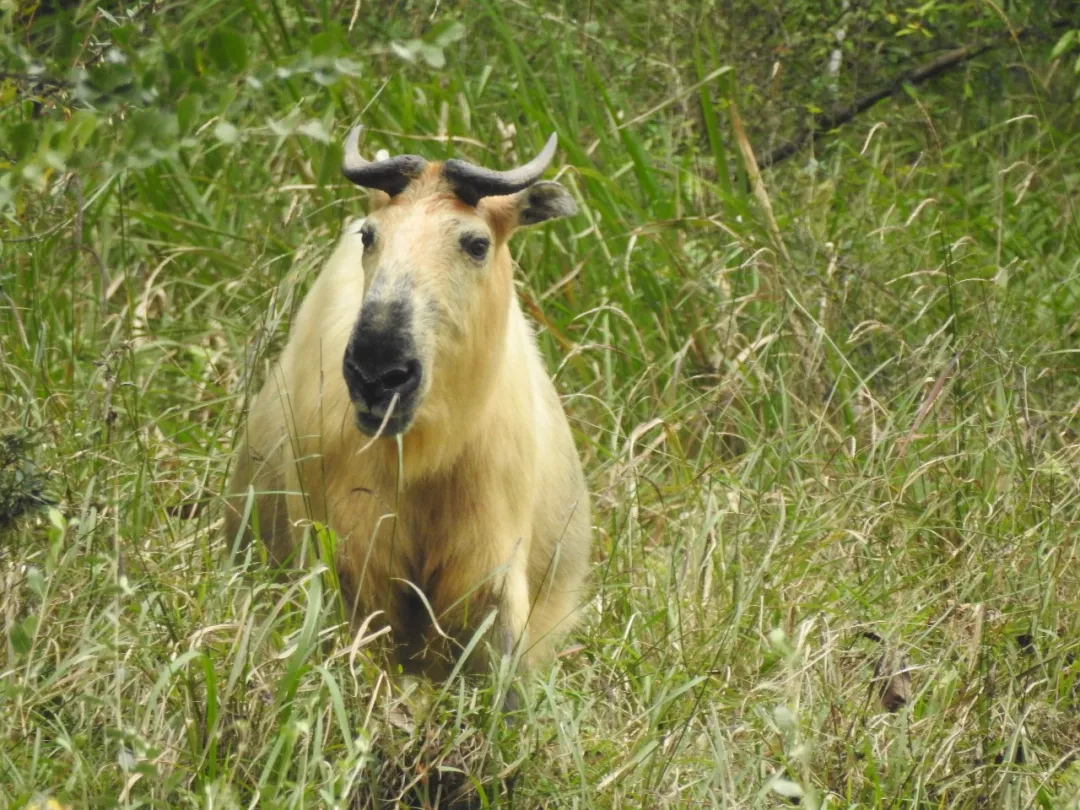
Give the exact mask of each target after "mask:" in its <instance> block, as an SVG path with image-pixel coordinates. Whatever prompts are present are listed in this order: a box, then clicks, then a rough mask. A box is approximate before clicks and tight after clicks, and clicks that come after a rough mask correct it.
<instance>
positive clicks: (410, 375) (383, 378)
mask: <svg viewBox="0 0 1080 810" xmlns="http://www.w3.org/2000/svg"><path fill="white" fill-rule="evenodd" d="M419 376H420V364H419V363H417V362H416V361H415V360H410V361H409V362H408V363H406V364H405V365H403V366H394V367H392V368H388V369H387V370H386V371H384V372H383V373H382V374H380V375H379V385H381V386H382V387H383V390H385V391H388V392H390V393H394V392H399V393H406V389H408V388H410V387H412V385H413V384H414V383H415V382H416V380H417V378H418V377H419Z"/></svg>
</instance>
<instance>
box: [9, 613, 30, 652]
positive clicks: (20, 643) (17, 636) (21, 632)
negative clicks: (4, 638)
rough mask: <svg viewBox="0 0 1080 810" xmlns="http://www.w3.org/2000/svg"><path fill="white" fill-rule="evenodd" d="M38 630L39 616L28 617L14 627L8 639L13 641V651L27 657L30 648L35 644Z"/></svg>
mask: <svg viewBox="0 0 1080 810" xmlns="http://www.w3.org/2000/svg"><path fill="white" fill-rule="evenodd" d="M36 630H37V616H27V617H26V618H25V619H23V620H22V621H21V622H19V623H18V624H16V625H13V626H12V628H11V631H10V632H9V633H8V638H10V639H11V646H12V649H14V650H15V652H16V653H18V654H19V655H26V654H27V653H28V652H30V646H31V644H33V639H34V632H35V631H36Z"/></svg>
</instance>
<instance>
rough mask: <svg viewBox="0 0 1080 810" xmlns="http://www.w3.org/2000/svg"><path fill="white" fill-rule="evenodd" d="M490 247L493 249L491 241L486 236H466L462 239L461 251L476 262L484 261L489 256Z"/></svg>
mask: <svg viewBox="0 0 1080 810" xmlns="http://www.w3.org/2000/svg"><path fill="white" fill-rule="evenodd" d="M489 247H491V240H490V239H488V238H487V237H486V236H473V235H472V234H466V235H465V236H463V237H461V249H462V250H464V251H465V252H466V253H468V254H469V256H470V257H471V258H472V259H474V260H475V261H478V262H480V261H483V260H484V257H485V256H487V252H488V248H489Z"/></svg>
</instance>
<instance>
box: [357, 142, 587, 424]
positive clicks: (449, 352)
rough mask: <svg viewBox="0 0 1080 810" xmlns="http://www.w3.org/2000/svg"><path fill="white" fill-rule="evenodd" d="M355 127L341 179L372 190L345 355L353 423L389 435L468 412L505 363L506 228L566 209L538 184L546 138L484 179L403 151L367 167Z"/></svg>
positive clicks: (561, 194)
mask: <svg viewBox="0 0 1080 810" xmlns="http://www.w3.org/2000/svg"><path fill="white" fill-rule="evenodd" d="M359 131H360V130H359V128H357V129H354V130H353V131H352V132H351V133H350V134H349V138H348V140H347V141H346V145H345V167H344V172H345V175H346V176H347V177H348V178H349V179H350V180H352V182H354V183H356V184H357V185H360V186H364V187H367V188H372V189H374V190H375V193H374V195H373V196H374V199H373V201H372V206H371V212H370V214H369V215H368V217H367V219H366V220H365V222H364V224H363V226H362V228H361V230H360V236H361V240H362V242H363V245H364V254H363V266H364V298H363V303H362V305H361V307H360V311H359V312H358V313H357V318H356V323H355V326H354V327H353V330H352V334H351V336H350V339H349V342H348V345H347V347H346V350H345V354H344V357H343V359H342V374H343V376H344V378H345V383H346V386H347V388H348V391H349V398H350V400H351V401H352V404H353V407H354V410H355V421H356V426H357V427H358V428H359V430H360V431H361V432H362V433H364V434H365V435H368V436H376V435H378V436H395V435H397V434H403V433H406V432H407V431H409V430H410V429H411V428H414V427H418V428H422V427H423V426H424V425H425V423H430V424H432V425H434V424H439V423H445V421H446V415H447V414H449V413H458V414H460V413H478V408H477V406H478V405H479V403H480V402H481V401H482V399H483V395H484V393H485V392H486V391H487V389H488V383H489V382H490V380H491V378H492V376H493V375H494V373H495V371H496V369H497V368H498V366H499V361H500V360H501V359H502V358H501V357H500V355H499V351H500V349H501V348H502V347H503V346H504V345H505V341H504V340H503V339H502V338H503V335H504V333H505V330H506V322H507V318H508V316H509V312H510V302H511V299H512V296H513V268H512V261H511V259H510V253H509V250H508V248H507V240H508V238H509V236H510V235H511V234H512V233H513V231H514V230H515V228H517V227H518V226H521V225H533V224H536V223H539V222H544V221H546V220H548V219H553V218H557V217H562V216H567V215H570V214H573V213H574V212H575V205H574V201H573V198H572V197H571V196H570V194H569V193H568V192H567V191H566V189H565V188H563V187H562V186H561V185H559V184H558V183H553V182H542V183H538V182H536V179H537V178H538V177H539V176H540V174H541V173H542V172H543V170H544V168H546V166H547V164H548V163H549V162H550V160H551V156H552V154H553V153H554V148H555V137H554V136H552V138H551V140H549V141H548V145H547V147H545V149H544V151H543V152H542V153H541V154H540V155H539V156H538V157H537V159H535V160H534V161H532V162H531V163H530V164H527V165H526V166H523V167H520V168H518V169H515V170H512V171H509V172H493V171H490V170H487V169H481V168H479V167H476V166H472V165H471V164H468V163H464V162H463V161H454V160H451V161H447V162H446V163H445V164H439V163H431V164H428V163H426V162H425V161H424V160H423V158H419V157H416V156H412V155H403V156H398V157H394V158H387V159H384V160H377V161H372V162H368V161H365V160H364V159H363V158H362V157H360V155H359V152H358V151H357V146H356V144H357V139H358V135H359Z"/></svg>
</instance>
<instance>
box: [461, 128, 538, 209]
mask: <svg viewBox="0 0 1080 810" xmlns="http://www.w3.org/2000/svg"><path fill="white" fill-rule="evenodd" d="M558 143H559V136H558V134H557V133H554V132H553V133H551V137H550V138H548V141H547V143H546V144H544V148H543V149H542V150H541V151H540V154H539V155H537V156H536V157H534V158H533V159H532V160H530V161H529V162H528V163H526V164H525V165H524V166H518V167H517V168H516V169H510V170H509V171H505V172H497V171H493V170H492V169H484V168H482V167H480V166H474V165H473V164H471V163H466V162H465V161H464V160H457V159H454V160H448V161H446V163H444V164H443V169H442V174H443V177H444V178H445V179H446V182H448V183H449V184H450V187H451V188H452V189H453V190H454V193H455V194H456V195H457V196H458V197H460V198H461V200H462V202H466V203H468V204H469V205H476V204H477V203H478V202H479V201H480V199H481V198H482V197H495V196H498V195H501V194H514V193H515V192H518V191H521V190H522V189H526V188H528V187H529V186H531V185H532V184H533V183H535V182H536V181H537V180H539V179H540V177H541V176H542V175H543V174H544V169H546V168H547V167H548V164H549V163H551V159H552V158H553V157H555V147H556V146H557V145H558Z"/></svg>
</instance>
